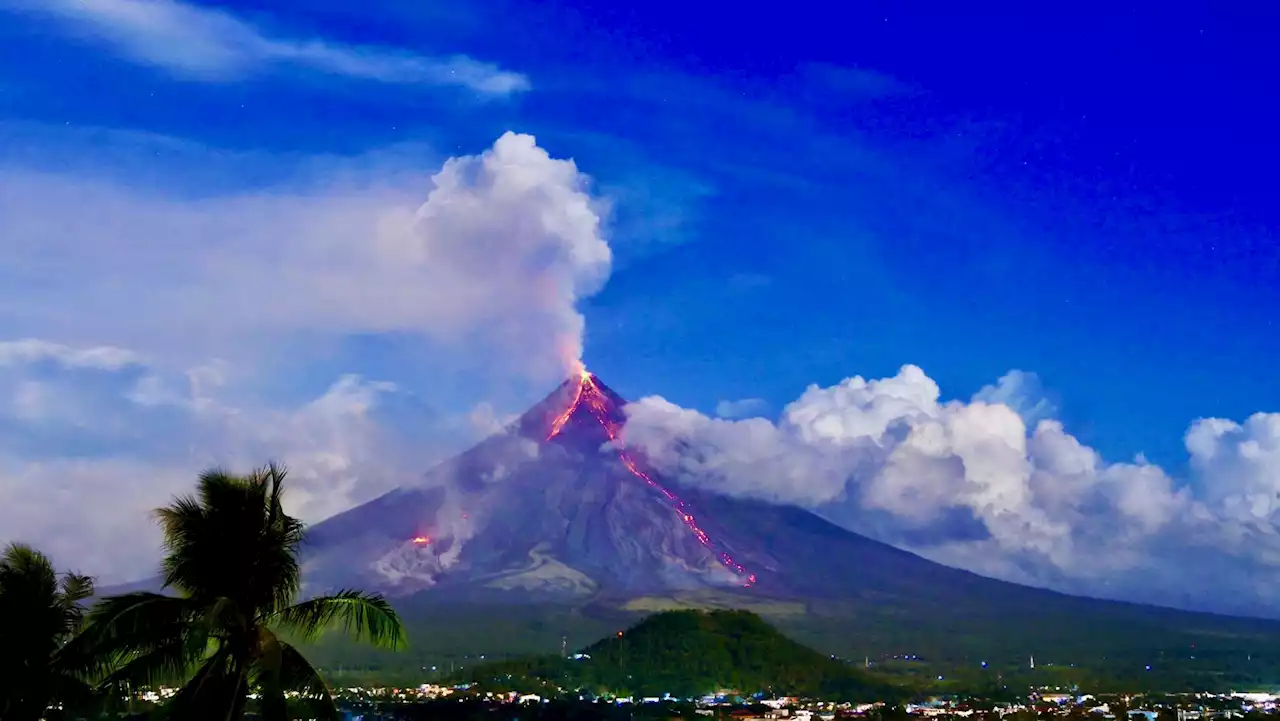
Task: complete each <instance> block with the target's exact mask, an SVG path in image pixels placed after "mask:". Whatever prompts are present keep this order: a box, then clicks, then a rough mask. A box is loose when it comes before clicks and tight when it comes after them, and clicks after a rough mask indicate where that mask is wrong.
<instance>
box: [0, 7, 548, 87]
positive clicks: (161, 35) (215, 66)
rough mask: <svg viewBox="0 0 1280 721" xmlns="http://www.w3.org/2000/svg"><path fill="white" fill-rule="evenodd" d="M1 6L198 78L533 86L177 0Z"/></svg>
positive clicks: (454, 62) (464, 60) (484, 67)
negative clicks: (292, 34) (314, 77)
mask: <svg viewBox="0 0 1280 721" xmlns="http://www.w3.org/2000/svg"><path fill="white" fill-rule="evenodd" d="M0 6H8V7H9V8H11V9H13V10H16V11H19V12H23V13H27V14H30V15H33V16H43V17H51V18H53V19H55V20H58V21H61V22H62V23H63V24H64V25H65V26H66V28H67V29H69V30H71V31H72V32H75V33H77V34H82V35H85V36H89V37H93V38H95V39H98V40H100V41H105V42H106V43H108V44H110V45H111V46H113V47H114V48H115V49H116V50H118V51H119V52H120V53H121V54H123V55H124V56H125V57H127V58H129V59H131V60H133V61H134V62H137V63H142V64H146V65H152V66H155V67H158V68H162V69H164V70H166V71H168V72H170V73H172V74H174V75H176V76H179V77H181V78H184V79H188V80H194V81H201V82H228V81H235V80H242V79H245V78H248V77H252V76H254V75H256V74H259V73H261V72H265V71H269V70H273V69H280V68H284V67H289V66H292V67H296V68H304V69H308V70H312V71H316V72H322V73H329V74H333V75H338V76H343V77H347V78H354V79H360V80H370V81H375V82H383V83H394V84H403V85H436V86H455V87H462V88H467V89H470V90H472V91H475V92H477V93H480V94H483V95H488V96H506V95H511V94H513V93H518V92H521V91H524V90H528V89H529V79H528V78H527V77H525V76H524V75H522V74H520V73H516V72H511V71H507V70H503V69H502V68H500V67H498V66H496V65H494V64H492V63H486V62H482V61H479V60H476V59H474V58H471V57H468V56H465V55H451V56H446V57H427V56H423V55H417V54H414V53H410V52H406V51H403V50H399V49H394V48H386V47H380V46H360V45H346V44H342V43H336V42H330V41H327V40H324V39H322V38H308V39H301V38H288V37H283V36H272V35H270V34H268V33H266V32H264V31H263V30H262V29H260V28H258V27H255V26H254V25H252V24H250V23H249V22H246V21H245V20H242V19H240V18H237V17H235V16H233V15H230V14H228V13H226V12H223V11H221V10H214V9H212V8H206V7H200V6H198V5H193V4H187V3H181V2H174V1H171V0H0Z"/></svg>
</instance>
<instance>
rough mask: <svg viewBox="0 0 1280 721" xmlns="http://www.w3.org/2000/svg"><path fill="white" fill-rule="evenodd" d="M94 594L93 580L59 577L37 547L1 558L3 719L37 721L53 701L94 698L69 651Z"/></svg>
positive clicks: (14, 547)
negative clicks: (86, 604)
mask: <svg viewBox="0 0 1280 721" xmlns="http://www.w3.org/2000/svg"><path fill="white" fill-rule="evenodd" d="M92 595H93V579H91V578H89V577H88V576H81V575H79V574H75V573H66V574H63V575H62V576H61V577H59V576H58V574H57V572H56V571H55V570H54V568H53V564H52V563H51V562H50V561H49V558H48V557H47V556H45V555H44V554H43V553H40V552H39V551H37V550H36V549H34V548H32V547H31V546H27V545H23V544H19V543H13V544H10V545H9V546H7V547H6V548H5V549H4V553H3V554H0V719H4V721H36V720H37V719H40V718H41V717H43V716H44V713H45V709H47V708H48V707H49V705H50V704H52V703H64V704H66V703H72V702H78V701H82V700H85V699H87V698H88V696H89V685H88V684H86V683H85V682H84V681H83V680H81V679H79V678H77V677H76V674H75V669H74V668H73V667H72V665H71V664H68V663H67V662H66V657H65V655H64V653H63V649H64V644H65V643H66V642H67V640H68V639H69V638H70V637H71V636H72V634H74V633H75V632H76V631H77V630H79V628H80V626H81V622H82V620H83V617H84V609H83V607H82V606H81V605H80V602H81V601H84V600H85V599H87V598H89V597H90V596H92Z"/></svg>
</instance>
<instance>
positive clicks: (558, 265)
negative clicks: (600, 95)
mask: <svg viewBox="0 0 1280 721" xmlns="http://www.w3.org/2000/svg"><path fill="white" fill-rule="evenodd" d="M432 180H433V182H434V184H435V189H434V190H432V191H431V194H430V195H429V196H428V197H427V200H426V202H425V203H424V204H423V205H422V207H421V208H419V209H418V211H417V213H416V215H415V218H414V223H413V228H412V235H411V236H410V238H408V239H406V242H407V244H408V246H409V247H408V248H407V250H408V251H409V252H408V253H406V255H405V257H406V258H412V267H413V268H414V269H415V270H416V269H422V270H423V271H425V272H426V273H427V274H429V276H430V281H431V282H432V283H433V284H435V285H436V287H437V288H438V289H439V290H440V297H441V298H443V299H448V302H447V303H446V306H445V312H442V313H441V314H440V316H439V320H440V321H441V323H440V329H441V330H443V331H446V332H462V331H466V330H472V329H476V328H485V329H486V330H485V332H486V333H490V334H494V335H495V337H496V338H497V339H499V340H500V341H502V342H504V343H508V344H509V347H510V348H513V349H520V351H521V360H522V361H529V360H530V358H529V357H528V355H527V354H528V352H529V351H530V350H531V349H534V350H536V349H538V348H539V347H541V346H544V345H545V344H546V343H547V342H548V339H549V340H550V342H552V343H553V344H554V352H555V355H556V356H557V357H558V359H559V361H560V363H561V368H560V370H562V371H564V372H565V373H566V374H573V373H577V372H579V371H580V369H581V368H582V363H581V359H582V344H583V333H584V327H585V323H584V321H583V318H582V314H581V313H579V312H578V310H577V308H576V304H577V302H578V301H579V300H580V299H582V298H585V297H587V296H589V295H591V294H593V293H595V292H596V291H598V290H600V288H601V287H602V286H603V285H604V283H605V281H606V280H607V279H608V277H609V271H610V266H611V263H612V260H613V254H612V252H611V250H610V248H609V244H608V243H607V242H606V241H605V239H604V237H603V235H602V218H601V216H602V214H603V211H604V204H603V203H602V201H600V200H598V199H596V198H593V197H592V196H591V195H590V193H589V183H590V179H589V178H588V177H587V176H586V175H584V174H582V173H581V172H579V171H578V169H577V166H575V165H574V163H573V161H572V160H557V159H554V158H552V157H551V156H550V155H549V154H548V153H547V151H545V150H543V149H542V148H540V147H538V145H537V143H536V141H535V140H534V138H533V136H531V135H517V134H514V133H510V132H508V133H506V134H504V135H503V136H502V137H500V138H498V140H497V142H496V143H494V145H493V148H491V149H489V150H487V151H485V152H484V153H482V154H480V155H472V156H463V157H458V158H453V159H450V160H449V161H448V162H446V163H445V165H444V168H443V169H441V171H440V172H439V173H437V174H436V175H435V176H434V177H433V178H432ZM533 360H534V362H535V366H540V364H539V363H538V361H540V359H533ZM532 370H533V371H534V372H535V374H540V371H542V370H543V369H542V368H541V367H535V368H533V369H532Z"/></svg>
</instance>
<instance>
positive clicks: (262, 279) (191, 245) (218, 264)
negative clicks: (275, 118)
mask: <svg viewBox="0 0 1280 721" xmlns="http://www.w3.org/2000/svg"><path fill="white" fill-rule="evenodd" d="M418 155H419V153H410V152H408V151H405V152H402V153H395V154H391V156H390V157H389V158H383V157H377V158H371V159H364V160H357V159H351V160H344V161H343V164H341V165H334V166H332V167H327V166H326V167H319V170H320V171H322V172H316V168H312V167H308V168H306V169H304V170H300V171H298V173H299V177H298V178H296V179H294V180H291V181H290V182H289V183H288V184H285V185H284V186H283V187H272V188H268V189H263V190H256V191H248V192H243V193H240V194H234V195H226V196H218V197H211V198H201V199H197V200H190V199H187V198H183V197H181V196H174V195H171V194H167V193H166V192H164V190H162V189H150V188H129V187H122V186H120V185H118V184H113V183H112V182H110V181H109V180H108V179H96V178H93V177H89V178H85V177H81V176H79V175H76V174H73V173H66V174H60V175H51V174H47V173H34V172H17V171H12V170H6V169H5V168H3V167H0V249H3V250H4V251H5V252H6V258H7V261H8V263H9V265H10V266H11V267H12V268H14V269H15V270H14V271H13V273H14V274H15V277H14V279H13V281H14V287H19V286H21V287H24V288H25V287H27V286H28V285H29V286H30V290H29V292H28V293H26V294H25V295H24V297H23V302H22V303H21V304H20V305H15V306H14V307H13V308H10V309H7V310H8V316H7V320H8V322H9V324H10V326H11V327H13V328H17V329H18V332H20V333H23V335H25V336H30V337H41V338H42V337H45V336H46V335H49V336H51V337H53V338H54V339H55V340H57V341H58V342H61V343H63V344H65V345H69V346H73V347H74V346H78V345H80V343H79V342H78V341H77V339H79V338H92V339H101V338H108V339H111V344H112V345H116V346H119V347H122V348H126V349H128V350H129V351H131V352H137V353H140V354H145V355H155V356H171V355H181V356H184V357H191V358H192V360H195V361H196V362H206V361H207V357H206V356H209V355H217V356H218V357H223V358H226V357H227V356H226V355H224V354H229V353H233V354H234V355H244V354H251V353H253V352H254V351H252V350H250V349H257V351H258V352H260V353H264V354H265V355H267V356H270V355H273V354H274V353H273V352H271V351H272V350H273V349H272V348H269V347H268V346H272V345H275V343H276V341H277V340H278V339H280V338H286V337H298V336H305V337H308V338H341V337H349V336H354V335H369V334H383V333H391V334H398V335H400V336H402V337H413V338H423V339H428V340H429V341H430V342H431V343H432V344H433V345H434V347H433V348H432V353H433V355H439V354H445V353H447V354H449V355H451V356H452V358H453V359H454V360H455V361H456V362H455V366H460V365H464V364H465V365H467V366H468V367H473V368H474V367H475V366H477V365H479V364H478V362H477V359H485V363H484V365H485V366H486V367H485V368H484V369H483V370H484V371H485V372H491V373H493V374H507V375H510V374H518V375H522V376H525V377H528V378H531V379H533V380H535V381H536V382H537V383H538V384H540V385H541V384H546V383H550V382H553V381H556V380H560V379H563V378H564V377H565V375H566V371H567V370H570V369H571V368H572V367H573V366H574V364H575V363H576V361H578V360H579V359H580V357H581V353H582V342H583V320H582V316H581V314H579V312H578V311H577V309H576V304H577V303H578V302H579V301H581V300H582V299H583V298H585V297H587V296H590V295H591V294H593V293H595V292H596V291H598V290H599V289H600V288H601V286H603V284H604V283H605V281H606V280H607V279H608V277H609V273H610V270H611V267H612V263H613V252H612V250H611V248H610V246H609V243H608V242H607V241H606V238H605V217H606V215H607V212H608V202H607V201H605V200H604V199H602V198H600V197H597V196H595V195H593V194H592V189H591V179H590V178H589V177H588V176H586V175H585V174H583V173H582V172H580V171H579V170H578V168H577V166H576V165H575V164H574V162H573V161H572V160H566V159H559V158H553V157H551V155H550V154H549V153H548V152H547V151H546V150H544V149H543V148H541V147H539V146H538V144H537V141H536V140H535V138H534V137H533V136H531V135H522V134H516V133H510V132H508V133H505V134H503V135H502V136H501V137H499V138H498V139H497V140H496V141H495V142H494V143H493V146H492V147H490V148H488V149H486V150H484V151H483V152H481V153H479V154H474V155H461V156H457V157H453V158H449V159H446V160H443V161H441V162H440V163H439V164H436V162H435V161H429V160H424V159H422V158H421V157H417V156H418ZM424 171H426V172H424ZM427 173H430V175H428V174H427ZM68 207H75V208H77V209H78V211H77V212H76V213H67V212H65V209H66V208H68ZM175 239H181V242H178V241H176V240H175ZM68 258H75V259H76V262H74V263H69V262H67V259H68ZM139 259H146V260H145V262H143V261H141V260H139ZM154 267H164V268H165V269H166V272H165V273H162V274H156V273H153V272H150V269H151V268H154ZM49 277H57V278H59V279H60V282H59V283H58V284H49V283H42V282H40V279H41V278H49ZM266 289H270V290H269V292H267V290H266ZM68 307H71V308H74V309H90V308H91V309H92V310H93V312H92V313H86V312H68V311H67V310H66V309H67V308H68ZM143 319H145V322H144V320H143ZM194 328H199V329H200V332H199V333H195V332H193V330H192V329H194ZM174 339H181V342H180V343H176V345H177V346H178V347H177V348H175V347H174V346H175V340H174ZM247 339H252V341H250V340H247ZM94 342H95V343H97V342H99V341H98V340H95V341H94ZM264 349H265V350H264ZM229 360H230V361H231V362H232V363H233V364H234V363H236V362H239V361H245V360H247V362H259V361H261V358H260V357H255V358H249V359H243V358H238V357H231V358H230V359H229ZM488 366H493V367H491V368H490V367H488Z"/></svg>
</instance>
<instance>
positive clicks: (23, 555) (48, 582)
mask: <svg viewBox="0 0 1280 721" xmlns="http://www.w3.org/2000/svg"><path fill="white" fill-rule="evenodd" d="M0 591H3V592H4V593H6V594H21V595H23V596H24V597H25V596H30V597H35V596H41V597H47V598H50V599H52V598H53V597H54V595H55V594H57V592H58V573H57V571H55V570H54V568H53V562H52V561H50V560H49V557H48V556H46V555H44V554H43V553H41V552H39V551H37V550H36V549H35V548H33V547H31V546H29V545H27V544H25V543H10V544H9V545H7V546H5V549H4V552H3V553H0Z"/></svg>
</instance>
